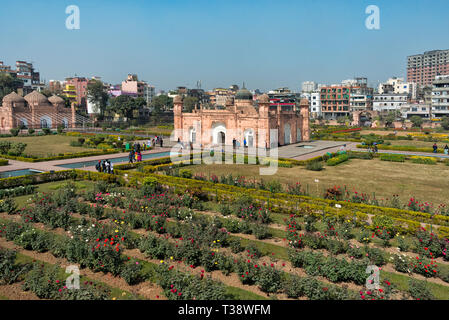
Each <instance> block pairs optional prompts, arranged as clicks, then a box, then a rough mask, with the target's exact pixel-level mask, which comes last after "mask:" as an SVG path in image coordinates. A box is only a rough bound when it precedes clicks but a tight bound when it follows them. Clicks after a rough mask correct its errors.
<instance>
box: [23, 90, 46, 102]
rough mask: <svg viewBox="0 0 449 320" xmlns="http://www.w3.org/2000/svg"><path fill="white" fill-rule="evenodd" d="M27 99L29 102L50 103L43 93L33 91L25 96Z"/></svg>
mask: <svg viewBox="0 0 449 320" xmlns="http://www.w3.org/2000/svg"><path fill="white" fill-rule="evenodd" d="M25 100H26V101H27V102H28V103H29V104H32V103H48V99H47V97H46V96H44V95H43V94H42V93H39V92H37V91H33V92H31V93H30V94H27V95H26V96H25Z"/></svg>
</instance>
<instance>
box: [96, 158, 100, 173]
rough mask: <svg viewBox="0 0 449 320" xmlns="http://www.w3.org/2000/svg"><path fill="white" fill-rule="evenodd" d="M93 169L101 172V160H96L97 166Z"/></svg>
mask: <svg viewBox="0 0 449 320" xmlns="http://www.w3.org/2000/svg"><path fill="white" fill-rule="evenodd" d="M95 169H97V171H98V172H101V160H98V162H97V164H96V165H95Z"/></svg>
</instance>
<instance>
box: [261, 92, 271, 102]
mask: <svg viewBox="0 0 449 320" xmlns="http://www.w3.org/2000/svg"><path fill="white" fill-rule="evenodd" d="M259 102H262V103H269V102H270V97H268V95H267V94H266V93H264V94H263V95H261V96H260V97H259Z"/></svg>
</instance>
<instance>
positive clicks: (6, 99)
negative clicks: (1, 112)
mask: <svg viewBox="0 0 449 320" xmlns="http://www.w3.org/2000/svg"><path fill="white" fill-rule="evenodd" d="M5 102H25V99H24V98H23V97H21V96H19V95H18V94H17V93H15V92H14V91H13V92H11V93H10V94H7V95H6V96H4V97H3V103H5Z"/></svg>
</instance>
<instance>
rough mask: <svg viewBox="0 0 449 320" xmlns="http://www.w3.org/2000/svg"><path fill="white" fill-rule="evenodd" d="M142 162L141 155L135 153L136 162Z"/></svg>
mask: <svg viewBox="0 0 449 320" xmlns="http://www.w3.org/2000/svg"><path fill="white" fill-rule="evenodd" d="M141 161H142V154H141V153H140V152H137V162H141Z"/></svg>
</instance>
